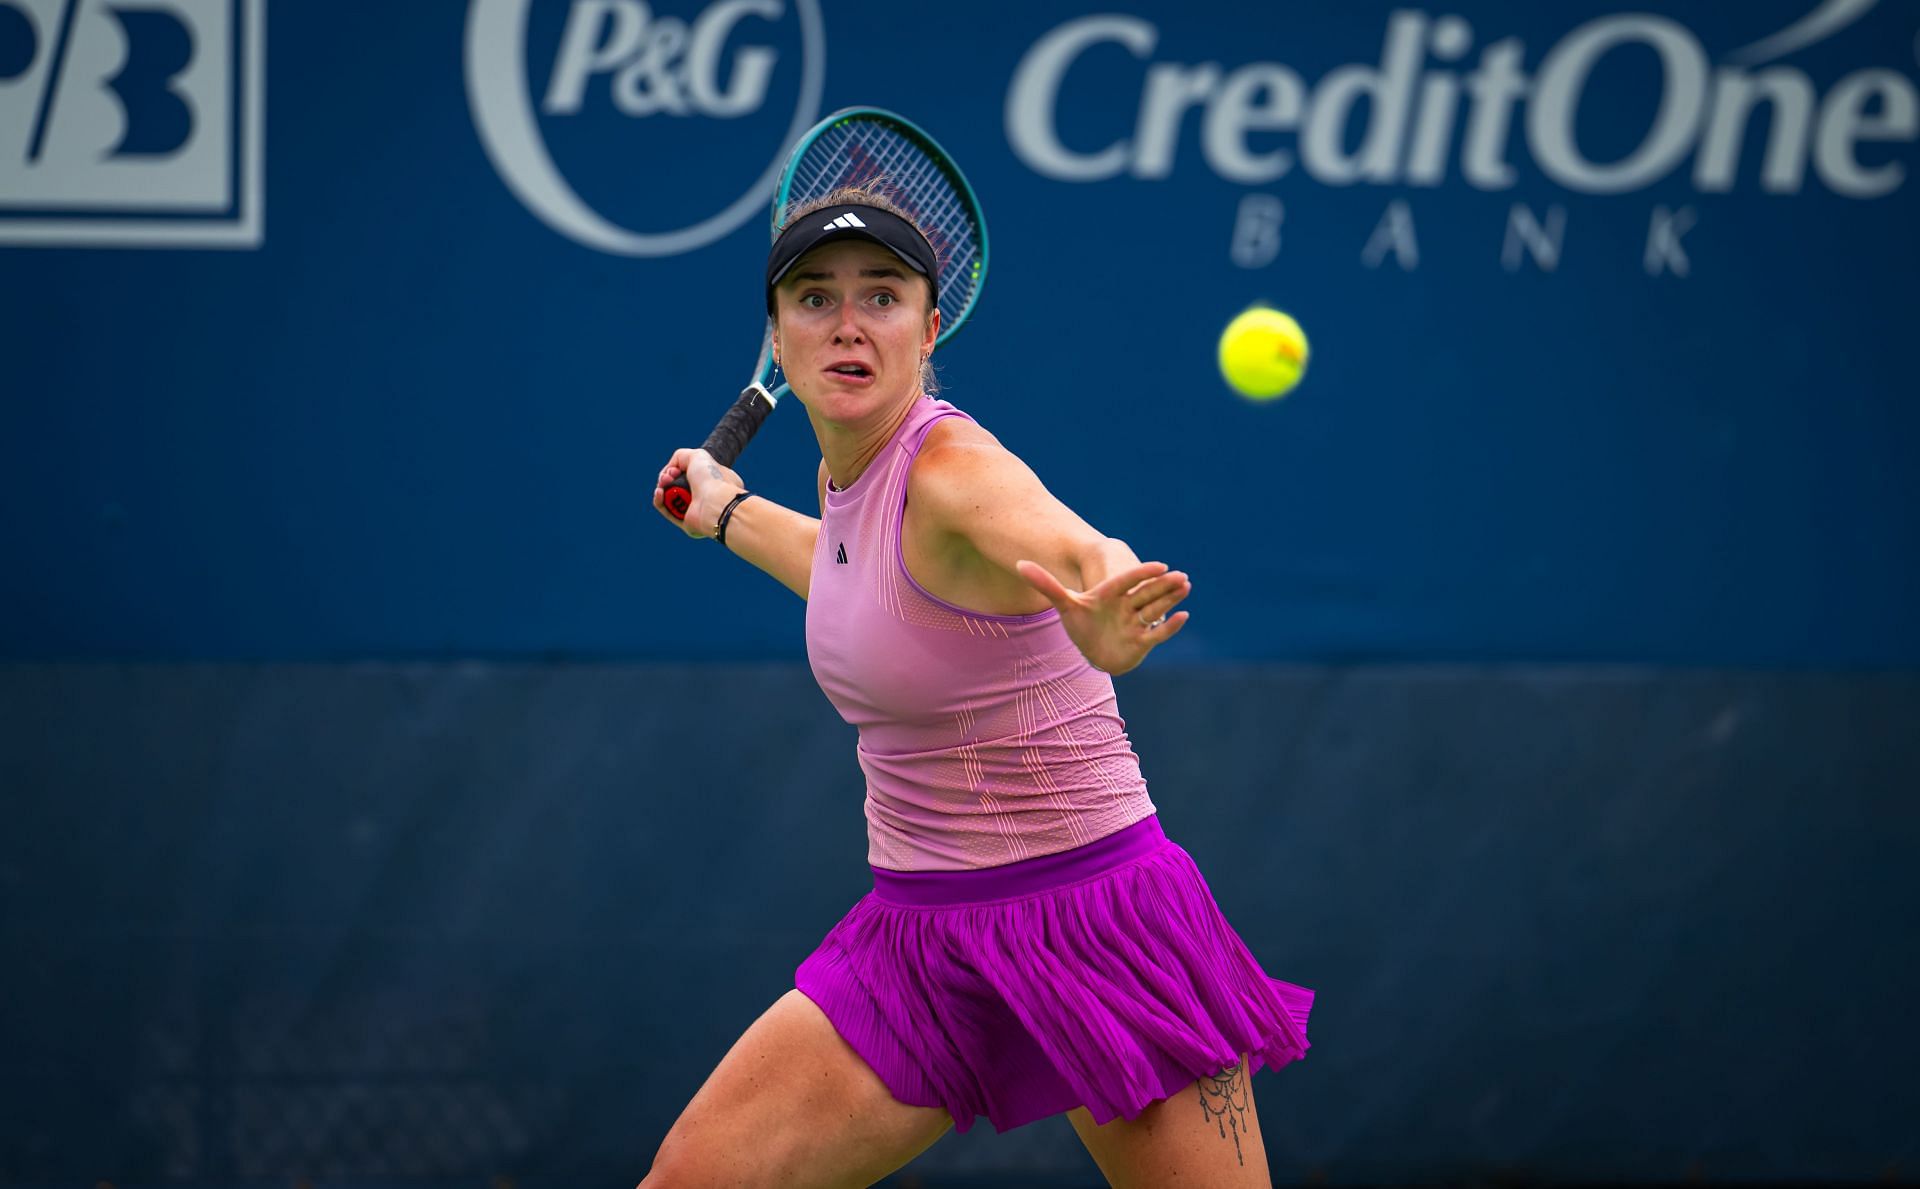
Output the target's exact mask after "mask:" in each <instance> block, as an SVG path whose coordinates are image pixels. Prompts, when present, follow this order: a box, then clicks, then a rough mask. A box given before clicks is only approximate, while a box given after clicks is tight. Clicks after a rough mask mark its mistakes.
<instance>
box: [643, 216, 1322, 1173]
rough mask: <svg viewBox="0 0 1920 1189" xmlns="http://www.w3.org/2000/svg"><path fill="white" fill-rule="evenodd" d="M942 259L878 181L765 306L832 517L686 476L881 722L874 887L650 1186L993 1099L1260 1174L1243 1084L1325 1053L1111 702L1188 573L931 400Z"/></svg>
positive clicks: (1151, 1147)
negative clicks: (1052, 488) (1154, 785)
mask: <svg viewBox="0 0 1920 1189" xmlns="http://www.w3.org/2000/svg"><path fill="white" fill-rule="evenodd" d="M848 213H853V214H855V215H856V216H857V217H856V218H854V219H847V218H842V217H841V216H843V215H846V214H848ZM938 276H939V270H938V267H937V264H936V258H935V254H934V251H933V248H932V247H931V246H930V244H929V242H928V240H927V238H926V236H925V235H924V234H923V233H922V231H921V230H920V229H919V228H918V227H917V226H915V225H914V224H913V222H912V221H911V220H910V219H909V218H908V217H906V215H905V212H903V211H901V210H900V209H899V208H898V207H896V206H894V205H893V204H892V203H890V202H888V201H887V200H886V199H885V198H884V197H881V196H879V195H878V194H875V193H871V192H867V191H859V190H843V191H837V192H835V193H834V194H831V195H828V196H827V197H826V198H824V199H821V200H818V201H816V202H813V203H810V204H808V205H807V206H805V207H802V208H800V209H799V210H797V211H795V212H793V213H792V214H790V215H789V217H788V220H787V222H786V224H785V226H784V228H783V230H782V231H781V233H780V235H779V236H777V237H776V239H775V241H774V245H773V248H772V250H771V252H770V254H769V257H768V266H767V312H768V315H769V317H770V318H771V319H772V324H773V338H774V353H775V357H776V358H777V359H778V360H779V361H780V363H781V365H782V367H783V368H784V370H785V372H786V375H787V378H788V382H789V383H790V384H791V386H792V388H793V393H794V395H795V396H796V397H798V398H799V400H800V403H801V404H802V405H804V406H805V407H806V410H807V415H808V418H809V420H810V421H811V422H812V424H813V430H814V434H815V436H816V437H817V438H818V439H819V442H820V452H821V464H820V473H819V489H820V503H821V517H820V519H815V518H813V517H811V516H806V515H803V514H802V513H800V512H797V511H793V510H791V509H788V508H783V507H780V506H778V505H776V504H774V503H772V502H771V501H769V500H766V499H762V498H759V497H752V496H750V495H749V493H748V492H747V489H746V486H745V484H744V483H743V482H742V481H741V479H740V476H739V475H737V474H736V473H735V472H734V471H732V470H730V469H728V468H726V467H723V466H720V465H718V464H717V463H716V462H714V460H713V459H712V458H711V457H710V456H708V455H706V454H705V453H704V452H702V451H699V450H686V449H682V450H676V451H675V452H674V453H673V456H672V458H671V459H670V460H669V461H668V463H667V465H666V467H665V468H664V469H663V470H662V471H661V472H660V478H659V486H658V487H656V489H655V491H654V506H655V507H656V508H662V515H665V511H664V508H663V507H662V492H661V488H662V487H664V486H665V485H666V484H668V483H671V482H672V481H673V480H674V478H675V477H677V476H680V475H685V476H686V478H687V481H688V484H689V486H690V488H691V494H692V504H691V506H690V508H689V510H688V512H687V515H686V518H685V520H684V522H682V524H681V527H682V528H683V530H684V531H685V532H686V533H687V534H688V535H689V536H693V537H711V538H714V539H716V540H719V541H720V542H721V543H722V544H723V545H724V546H725V547H726V548H727V549H729V550H731V551H732V552H734V553H736V554H738V555H740V556H741V557H742V558H744V559H746V560H747V561H749V562H751V563H753V564H754V565H756V566H758V567H759V568H761V569H762V570H765V571H766V572H767V573H768V574H771V575H772V576H773V577H774V578H776V579H778V580H779V581H780V582H781V583H783V584H784V585H786V586H787V587H788V588H789V589H791V590H793V591H794V593H796V594H798V595H800V596H801V597H802V598H804V599H806V600H807V601H808V607H807V649H808V656H809V659H810V660H811V662H812V665H813V669H814V673H815V676H816V677H817V678H818V680H819V681H820V684H821V687H822V688H823V689H824V690H825V691H826V693H827V695H828V697H829V698H830V699H831V700H832V701H833V703H834V705H835V706H836V708H838V709H839V710H840V712H841V714H842V715H843V716H844V717H845V718H846V719H847V720H848V721H849V722H852V723H854V724H855V725H856V726H857V727H858V728H859V732H860V742H859V746H858V748H857V749H856V750H857V754H858V756H859V759H860V763H861V766H862V768H863V769H864V770H865V772H866V777H867V803H866V809H867V823H868V842H869V859H870V862H871V865H872V867H873V874H874V885H875V886H874V891H873V892H872V893H870V894H869V895H867V896H866V897H864V898H863V899H862V900H861V901H860V902H859V903H858V904H856V905H855V906H854V908H853V910H852V911H851V912H849V913H848V915H847V916H846V918H845V919H843V920H842V921H841V922H840V923H839V924H838V925H836V926H835V927H834V929H833V930H832V931H831V932H830V933H829V934H828V936H827V938H826V939H825V941H823V942H822V943H821V946H820V948H819V949H818V950H816V951H815V952H814V953H813V954H812V955H811V956H810V957H808V958H807V960H806V961H805V962H804V963H802V964H801V966H800V969H799V971H798V972H797V975H796V979H795V983H796V989H795V990H793V991H791V992H789V993H788V994H787V995H785V996H784V997H783V998H781V999H780V1000H779V1001H778V1002H776V1003H775V1004H774V1005H773V1007H772V1008H771V1009H770V1010H769V1011H768V1012H767V1013H766V1014H765V1015H764V1016H762V1017H761V1018H760V1019H759V1020H758V1021H757V1022H755V1023H754V1024H753V1026H752V1027H750V1028H749V1029H748V1030H747V1032H746V1033H745V1035H743V1036H742V1037H741V1038H740V1040H739V1041H738V1042H737V1043H736V1044H735V1045H734V1047H733V1048H732V1050H731V1051H729V1052H728V1053H727V1055H726V1057H725V1058H723V1059H722V1061H721V1062H720V1065H719V1067H718V1068H717V1069H716V1070H715V1071H714V1073H713V1075H712V1076H711V1077H710V1078H709V1079H708V1080H707V1082H706V1084H705V1085H704V1086H703V1087H702V1088H701V1089H700V1091H699V1093H697V1094H696V1095H695V1096H694V1099H693V1101H692V1102H691V1103H690V1104H689V1105H688V1106H687V1109H686V1110H685V1112H684V1113H683V1114H682V1115H681V1116H680V1119H679V1121H678V1122H676V1123H675V1124H674V1126H673V1129H672V1131H671V1132H670V1133H669V1134H668V1136H667V1138H666V1140H665V1142H664V1143H663V1144H662V1145H661V1148H660V1151H659V1153H658V1154H657V1155H656V1156H655V1158H654V1163H653V1168H652V1171H651V1172H650V1173H649V1174H648V1176H647V1179H646V1181H645V1182H644V1184H645V1185H646V1186H648V1187H665V1186H682V1185H700V1186H708V1185H779V1186H797V1185H822V1186H827V1185H836V1186H837V1185H867V1184H871V1183H872V1182H874V1181H875V1180H878V1179H879V1178H881V1177H884V1176H885V1175H887V1174H888V1173H890V1172H892V1171H893V1170H895V1169H897V1168H899V1167H900V1166H901V1165H903V1164H905V1163H906V1162H907V1161H909V1160H911V1159H912V1158H913V1157H914V1156H915V1155H917V1154H918V1153H920V1152H921V1151H923V1150H924V1149H926V1148H927V1147H928V1146H929V1145H931V1144H932V1143H933V1141H934V1140H936V1139H937V1138H939V1137H940V1135H942V1134H943V1133H944V1132H945V1131H946V1130H947V1128H949V1127H951V1126H954V1125H956V1124H957V1125H958V1126H959V1127H961V1128H962V1129H965V1128H966V1127H968V1126H970V1125H971V1124H972V1122H973V1120H974V1118H975V1117H976V1116H977V1115H981V1114H984V1115H986V1116H987V1117H988V1119H989V1120H990V1121H991V1122H992V1123H993V1124H994V1126H995V1128H996V1129H998V1130H1003V1131H1004V1130H1006V1129H1007V1128H1009V1127H1015V1126H1019V1125H1021V1124H1023V1123H1027V1122H1031V1121H1033V1120H1035V1119H1038V1118H1043V1117H1046V1116H1048V1115H1052V1114H1058V1113H1062V1112H1065V1113H1066V1114H1067V1115H1068V1117H1069V1118H1070V1120H1071V1121H1072V1123H1073V1127H1074V1130H1075V1131H1076V1132H1077V1133H1078V1134H1079V1136H1080V1138H1081V1140H1082V1142H1083V1143H1085V1144H1086V1146H1087V1148H1088V1150H1089V1152H1091V1154H1092V1155H1093V1158H1094V1160H1095V1162H1096V1163H1098V1164H1099V1166H1100V1169H1101V1171H1102V1172H1103V1173H1104V1174H1105V1175H1106V1176H1107V1178H1108V1179H1109V1180H1110V1181H1111V1182H1112V1183H1114V1184H1115V1185H1168V1184H1175V1183H1178V1184H1190V1185H1205V1186H1221V1187H1224V1186H1235V1185H1265V1184H1267V1183H1268V1179H1267V1167H1266V1152H1265V1148H1264V1146H1263V1144H1262V1141H1261V1134H1260V1128H1259V1123H1258V1119H1257V1115H1256V1112H1255V1110H1254V1107H1253V1099H1252V1094H1251V1089H1250V1084H1249V1079H1250V1077H1251V1074H1252V1072H1253V1070H1256V1069H1258V1068H1259V1067H1260V1066H1261V1065H1263V1064H1265V1065H1274V1066H1277V1065H1280V1064H1283V1063H1285V1062H1287V1061H1290V1060H1293V1059H1295V1058H1297V1057H1299V1056H1300V1055H1301V1054H1302V1053H1304V1052H1305V1051H1306V1048H1307V1040H1306V1030H1305V1026H1306V1020H1307V1013H1308V1009H1309V1008H1310V1007H1311V1005H1312V1001H1313V993H1312V992H1311V991H1308V990H1307V989H1305V988H1303V987H1296V986H1293V985H1292V984H1289V983H1283V982H1280V981H1279V980H1277V979H1270V978H1268V977H1266V976H1265V975H1264V974H1263V973H1261V971H1260V969H1259V967H1258V966H1257V964H1255V962H1254V961H1253V959H1252V957H1251V955H1249V954H1248V953H1247V951H1246V948H1245V946H1244V945H1242V944H1241V942H1240V940H1239V938H1238V937H1237V936H1236V935H1235V934H1234V933H1233V931H1232V930H1231V928H1230V927H1228V925H1227V924H1226V922H1225V920H1224V919H1223V918H1222V917H1221V916H1220V913H1219V910H1218V909H1217V908H1216V907H1215V905H1214V903H1213V899H1212V897H1211V895H1210V894H1209V893H1208V892H1207V889H1206V885H1205V883H1204V882H1203V881H1202V880H1201V878H1200V875H1199V873H1198V872H1197V871H1196V870H1194V868H1193V864H1192V860H1191V859H1189V858H1188V857H1187V855H1186V852H1184V851H1182V850H1181V849H1180V848H1179V847H1178V846H1175V845H1173V844H1172V843H1171V842H1168V841H1167V840H1166V838H1165V836H1164V835H1163V834H1162V833H1161V832H1160V828H1159V825H1158V818H1157V817H1156V816H1155V813H1154V807H1153V803H1152V801H1151V800H1150V799H1149V798H1148V796H1147V791H1146V786H1145V784H1144V782H1143V781H1142V780H1141V777H1140V767H1139V761H1138V759H1137V758H1136V757H1135V756H1134V754H1133V751H1132V748H1131V746H1130V744H1129V743H1128V741H1127V737H1126V733H1125V730H1124V727H1123V725H1122V723H1121V721H1120V718H1119V715H1118V714H1117V712H1116V711H1115V707H1114V697H1113V682H1112V677H1111V675H1112V674H1118V673H1125V672H1127V671H1128V670H1130V669H1132V668H1134V667H1135V666H1137V665H1138V664H1139V663H1140V662H1141V661H1142V660H1143V659H1145V657H1146V655H1147V653H1149V652H1150V651H1152V650H1153V649H1154V648H1155V647H1157V646H1159V645H1160V644H1162V643H1165V642H1166V641H1167V640H1168V639H1171V638H1172V637H1173V636H1174V635H1175V634H1176V633H1178V632H1179V631H1180V629H1181V627H1182V625H1183V624H1185V622H1186V620H1187V612H1185V611H1175V610H1174V608H1175V606H1176V605H1177V604H1178V603H1180V602H1181V601H1182V600H1183V599H1185V598H1186V597H1187V594H1188V592H1189V591H1190V590H1191V583H1190V582H1189V581H1188V579H1187V576H1186V575H1185V574H1182V573H1179V572H1177V571H1169V570H1168V568H1167V567H1166V566H1165V565H1163V564H1161V563H1159V562H1148V563H1142V562H1141V561H1140V560H1139V559H1138V558H1137V557H1136V556H1135V555H1134V553H1133V551H1132V550H1131V549H1129V548H1128V547H1127V546H1126V545H1125V544H1124V543H1123V542H1121V541H1118V540H1114V539H1111V538H1108V537H1104V536H1102V535H1101V534H1100V533H1099V532H1097V531H1095V530H1094V529H1093V528H1092V527H1091V526H1089V525H1088V524H1087V523H1086V522H1085V521H1083V520H1081V519H1080V518H1079V517H1078V516H1076V515H1075V514H1074V513H1073V512H1072V511H1071V510H1069V509H1068V508H1067V507H1066V506H1065V505H1063V504H1061V503H1060V502H1059V501H1058V500H1056V499H1055V498H1054V497H1053V496H1052V495H1051V494H1050V493H1048V491H1047V490H1046V488H1045V487H1043V486H1042V485H1041V483H1040V481H1039V479H1038V478H1037V477H1035V475H1034V473H1033V472H1032V471H1031V470H1030V469H1028V467H1027V466H1026V465H1025V464H1024V463H1022V462H1021V461H1020V460H1019V459H1018V458H1016V457H1014V455H1012V454H1011V453H1009V452H1008V451H1007V450H1006V449H1005V448H1004V447H1002V446H1001V445H1000V443H999V442H998V441H997V440H996V439H995V438H994V437H993V435H992V434H990V433H988V432H987V431H986V430H984V429H982V428H981V427H980V426H979V425H977V424H976V423H975V422H974V421H973V420H972V419H971V418H969V417H967V416H966V415H965V414H964V413H961V412H960V411H959V410H957V409H955V408H953V407H952V406H951V405H949V404H947V403H945V402H943V401H938V400H934V399H932V398H930V397H929V396H928V395H926V393H927V392H928V391H929V390H930V388H931V372H930V370H929V367H928V357H929V356H930V355H931V353H932V351H933V346H934V342H935V340H936V339H937V337H938V334H939V325H940V315H939V310H938V307H937V304H936V287H937V285H938Z"/></svg>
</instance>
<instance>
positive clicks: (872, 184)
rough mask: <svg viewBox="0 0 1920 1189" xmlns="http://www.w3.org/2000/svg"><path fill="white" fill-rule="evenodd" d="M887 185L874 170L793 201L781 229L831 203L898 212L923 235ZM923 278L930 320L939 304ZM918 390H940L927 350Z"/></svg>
mask: <svg viewBox="0 0 1920 1189" xmlns="http://www.w3.org/2000/svg"><path fill="white" fill-rule="evenodd" d="M887 189H888V186H887V178H886V175H885V174H876V175H874V176H873V177H870V178H868V179H867V180H866V181H864V182H861V183H860V184H858V185H854V186H839V187H837V188H835V189H832V190H829V191H827V192H826V193H825V194H822V195H820V196H819V197H818V198H809V199H807V200H806V201H805V202H798V203H794V204H793V205H791V206H789V207H788V208H787V209H786V211H785V213H784V214H783V216H782V218H781V219H780V230H781V231H785V230H786V229H787V227H788V225H789V224H791V223H792V222H793V221H794V220H795V219H804V218H806V217H807V216H808V215H811V214H813V213H814V212H815V211H823V210H825V209H827V208H828V207H830V206H870V207H873V208H875V209H876V210H883V211H885V212H887V213H888V214H890V215H898V216H899V217H900V218H902V219H905V220H906V221H907V222H909V223H911V224H913V229H914V230H915V231H918V232H919V233H920V234H921V235H923V236H926V235H927V230H926V228H924V227H922V226H920V221H919V220H918V219H916V218H914V217H913V213H912V212H911V211H909V210H907V208H906V207H903V206H901V205H900V204H899V203H898V202H896V201H894V200H893V199H892V198H891V197H889V196H888V194H887ZM775 234H776V235H777V234H779V233H778V232H776V233H775ZM927 242H928V243H929V244H931V243H932V242H933V238H932V237H931V236H927ZM935 255H936V257H937V256H938V252H937V250H936V253H935ZM923 279H924V280H925V281H926V283H927V318H928V319H929V320H931V319H932V318H933V315H934V313H935V311H937V310H938V309H939V308H940V307H939V305H938V304H937V302H936V299H935V296H934V294H935V282H934V278H933V277H925V278H923ZM920 391H922V392H924V393H926V394H927V395H928V396H935V395H937V394H938V393H939V391H940V377H939V376H937V375H935V374H934V371H933V355H932V353H931V352H929V353H928V355H927V357H926V358H925V359H922V360H921V361H920Z"/></svg>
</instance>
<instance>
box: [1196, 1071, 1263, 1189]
mask: <svg viewBox="0 0 1920 1189" xmlns="http://www.w3.org/2000/svg"><path fill="white" fill-rule="evenodd" d="M1197 1088H1198V1089H1199V1091H1200V1109H1201V1110H1202V1111H1204V1112H1205V1113H1206V1120H1207V1122H1209V1123H1212V1124H1214V1126H1216V1127H1217V1128H1219V1130H1220V1138H1221V1139H1225V1138H1227V1136H1228V1135H1232V1136H1233V1158H1234V1159H1235V1160H1237V1161H1239V1162H1240V1164H1241V1165H1242V1166H1243V1167H1244V1166H1245V1165H1246V1163H1247V1158H1246V1155H1245V1154H1244V1153H1243V1152H1242V1151H1241V1150H1240V1135H1241V1133H1242V1132H1244V1131H1246V1130H1247V1129H1248V1127H1249V1126H1250V1125H1249V1123H1248V1122H1247V1103H1248V1098H1249V1096H1250V1094H1251V1082H1250V1080H1249V1079H1248V1077H1247V1069H1246V1062H1245V1061H1240V1062H1236V1063H1235V1064H1234V1065H1233V1066H1232V1067H1231V1068H1228V1069H1223V1070H1221V1071H1220V1072H1219V1073H1217V1074H1215V1075H1213V1076H1212V1077H1204V1078H1201V1079H1200V1081H1199V1083H1198V1086H1197Z"/></svg>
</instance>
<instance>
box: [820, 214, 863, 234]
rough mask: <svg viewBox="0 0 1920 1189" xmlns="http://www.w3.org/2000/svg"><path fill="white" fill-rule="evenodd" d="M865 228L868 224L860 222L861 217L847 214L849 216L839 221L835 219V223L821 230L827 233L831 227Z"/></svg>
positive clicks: (844, 216)
mask: <svg viewBox="0 0 1920 1189" xmlns="http://www.w3.org/2000/svg"><path fill="white" fill-rule="evenodd" d="M865 226H866V224H865V223H862V222H861V221H860V216H858V215H853V214H847V215H841V216H840V217H839V218H838V219H835V220H834V221H833V222H831V223H829V224H827V226H826V227H822V228H821V229H820V230H822V231H825V230H827V229H828V228H831V227H865Z"/></svg>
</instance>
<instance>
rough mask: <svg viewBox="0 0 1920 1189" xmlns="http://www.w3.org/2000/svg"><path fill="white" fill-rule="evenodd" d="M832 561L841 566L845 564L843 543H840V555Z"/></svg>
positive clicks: (845, 551) (844, 544) (845, 549)
mask: <svg viewBox="0 0 1920 1189" xmlns="http://www.w3.org/2000/svg"><path fill="white" fill-rule="evenodd" d="M833 560H835V561H837V562H839V563H840V564H841V565H843V566H844V565H846V564H847V546H846V543H845V542H842V543H841V545H840V555H839V556H838V557H836V558H834V559H833Z"/></svg>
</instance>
